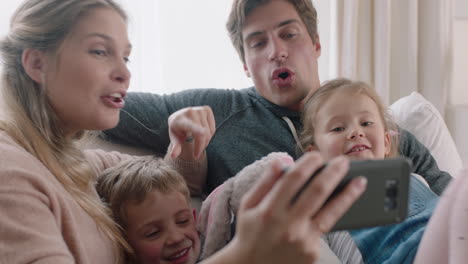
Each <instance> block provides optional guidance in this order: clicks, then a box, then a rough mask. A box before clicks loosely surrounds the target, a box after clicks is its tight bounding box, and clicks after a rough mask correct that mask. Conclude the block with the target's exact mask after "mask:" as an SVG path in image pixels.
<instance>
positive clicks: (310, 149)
mask: <svg viewBox="0 0 468 264" xmlns="http://www.w3.org/2000/svg"><path fill="white" fill-rule="evenodd" d="M318 150H319V149H318V148H317V146H315V145H314V144H309V145H307V147H306V149H305V151H307V152H311V151H318Z"/></svg>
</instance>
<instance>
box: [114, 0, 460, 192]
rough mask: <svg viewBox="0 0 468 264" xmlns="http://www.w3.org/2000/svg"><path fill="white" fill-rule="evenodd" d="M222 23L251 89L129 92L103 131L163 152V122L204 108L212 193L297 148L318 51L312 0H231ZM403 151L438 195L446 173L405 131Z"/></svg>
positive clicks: (166, 139) (315, 84)
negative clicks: (208, 114)
mask: <svg viewBox="0 0 468 264" xmlns="http://www.w3.org/2000/svg"><path fill="white" fill-rule="evenodd" d="M227 28H228V31H229V34H230V37H231V40H232V42H233V44H234V47H235V48H236V50H237V52H238V53H239V56H240V58H241V60H242V62H243V64H244V70H245V72H246V74H247V76H249V77H250V78H252V80H253V82H254V84H255V87H251V88H247V89H243V90H222V89H193V90H187V91H183V92H179V93H175V94H171V95H163V96H161V95H155V94H145V93H130V94H129V95H128V96H127V97H126V107H125V109H124V110H125V111H124V112H123V113H122V114H121V120H120V123H119V126H118V127H117V128H115V129H112V130H109V131H106V132H105V134H107V135H108V136H109V137H110V139H111V140H119V141H123V142H124V143H127V144H132V145H134V146H140V147H147V148H151V149H153V150H154V151H155V152H157V153H161V154H162V153H165V152H166V150H167V147H168V145H169V142H170V140H169V136H168V127H167V119H168V117H169V115H170V114H171V113H173V112H175V111H177V110H179V109H181V108H184V107H189V106H199V105H208V106H209V107H211V108H212V110H213V112H214V118H215V121H216V133H215V135H214V136H213V138H212V139H211V142H210V144H209V145H208V147H207V149H206V153H207V158H208V175H207V177H208V178H207V186H206V187H205V191H207V192H211V191H212V190H213V189H214V188H216V187H217V186H218V185H220V184H221V183H223V182H224V181H225V180H226V179H228V178H229V177H232V176H234V175H235V174H236V173H237V172H239V171H240V170H241V169H242V168H244V167H245V166H247V165H248V164H251V163H252V162H253V161H255V160H257V159H260V158H261V157H264V156H266V155H267V154H268V153H270V152H274V151H283V152H287V153H288V154H289V155H291V156H293V157H297V156H298V155H297V153H296V139H295V138H296V131H297V130H300V129H301V128H302V124H301V120H300V111H301V109H302V105H303V104H304V102H305V101H306V100H307V98H308V97H309V96H310V95H311V94H312V93H313V92H314V91H315V90H317V89H318V88H319V86H320V81H319V77H318V65H317V59H318V58H319V56H320V53H321V46H320V40H319V36H318V34H317V13H316V10H315V8H314V7H313V4H312V3H311V0H270V1H265V0H263V1H262V0H234V3H233V7H232V10H231V13H230V16H229V19H228V23H227ZM400 140H401V145H400V150H401V152H402V153H403V154H404V155H406V156H408V157H410V158H411V159H412V161H413V165H414V168H415V172H416V173H418V174H420V175H425V177H426V180H427V181H428V183H429V185H430V186H431V188H432V189H433V190H434V191H435V192H436V193H438V194H440V193H441V192H442V190H443V189H444V188H445V186H446V185H447V184H448V182H449V181H450V179H451V177H450V175H449V174H447V173H446V172H442V171H440V170H439V169H438V167H437V164H436V162H435V160H434V159H433V158H432V156H431V155H430V153H429V152H428V150H427V149H426V148H425V147H424V146H423V145H422V144H421V143H419V142H418V141H417V140H416V139H415V138H414V136H413V135H411V134H409V133H408V132H406V131H402V134H401V136H400Z"/></svg>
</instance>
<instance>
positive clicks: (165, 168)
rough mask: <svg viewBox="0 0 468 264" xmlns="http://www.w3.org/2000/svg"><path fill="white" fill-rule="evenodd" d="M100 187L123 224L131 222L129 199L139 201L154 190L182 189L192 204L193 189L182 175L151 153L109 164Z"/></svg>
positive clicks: (163, 191)
mask: <svg viewBox="0 0 468 264" xmlns="http://www.w3.org/2000/svg"><path fill="white" fill-rule="evenodd" d="M96 189H97V192H98V194H99V196H101V199H103V201H104V202H105V203H107V204H108V206H109V207H110V208H111V210H112V214H113V216H114V218H115V220H116V222H117V223H118V224H120V225H121V226H122V227H123V228H125V227H126V225H127V215H126V210H125V205H126V203H128V202H135V203H137V204H139V203H141V202H143V201H144V200H145V198H146V196H147V194H148V193H150V192H152V191H155V190H156V191H159V192H161V193H165V194H167V193H169V192H172V191H177V192H180V193H181V194H183V195H184V196H185V198H186V199H187V202H188V203H189V204H190V191H189V189H188V187H187V184H186V182H185V180H184V178H183V177H182V175H180V174H179V173H178V172H177V171H176V170H175V169H173V168H172V167H171V166H170V165H168V164H167V163H166V162H165V161H164V160H163V159H161V158H155V157H151V156H144V157H138V158H132V159H129V160H126V161H123V162H121V163H120V164H119V165H117V166H115V167H111V168H108V169H107V170H105V171H104V172H103V173H102V174H101V175H100V176H99V178H98V182H97V186H96Z"/></svg>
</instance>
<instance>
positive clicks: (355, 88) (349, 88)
mask: <svg viewBox="0 0 468 264" xmlns="http://www.w3.org/2000/svg"><path fill="white" fill-rule="evenodd" d="M345 92H346V93H353V94H363V95H366V96H368V97H369V98H370V99H371V100H372V101H374V102H375V104H376V105H377V109H378V111H379V115H380V118H381V119H382V121H383V125H384V129H385V131H386V132H389V133H390V153H389V154H388V155H387V157H395V156H397V155H398V136H397V135H393V133H391V132H392V131H393V132H397V130H398V127H397V126H396V124H395V122H394V121H393V119H392V117H391V115H390V113H389V111H388V108H387V107H385V105H384V103H383V102H382V100H381V99H380V97H379V95H378V94H377V92H376V91H375V89H373V88H372V87H370V86H369V85H368V84H366V83H364V82H360V81H351V80H349V79H345V78H339V79H334V80H331V81H329V82H326V83H325V84H324V85H322V87H320V88H319V89H318V90H317V91H316V92H315V93H314V94H313V95H312V96H311V97H310V98H309V99H308V100H307V102H306V104H305V106H304V112H303V113H302V124H303V129H302V132H301V134H300V136H299V144H301V147H302V149H306V148H307V146H309V145H315V138H314V132H315V120H316V116H317V113H318V111H319V110H320V108H321V107H322V105H323V104H324V103H325V102H326V101H327V100H328V99H329V98H330V97H331V96H332V95H333V94H334V93H345Z"/></svg>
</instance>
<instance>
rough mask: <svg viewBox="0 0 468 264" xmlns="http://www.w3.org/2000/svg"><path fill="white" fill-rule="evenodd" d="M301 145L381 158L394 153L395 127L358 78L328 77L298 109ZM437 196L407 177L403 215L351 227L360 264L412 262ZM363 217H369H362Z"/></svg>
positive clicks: (419, 179) (356, 157) (332, 152)
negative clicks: (392, 222)
mask: <svg viewBox="0 0 468 264" xmlns="http://www.w3.org/2000/svg"><path fill="white" fill-rule="evenodd" d="M303 124H304V129H303V131H302V133H301V137H300V142H301V146H302V148H303V149H306V150H308V151H312V150H316V151H320V153H321V154H322V155H323V157H324V158H325V160H329V159H332V158H334V157H337V156H347V157H349V158H350V159H354V160H362V159H384V158H387V157H392V156H396V155H398V153H397V146H398V144H397V142H396V138H397V137H394V136H392V131H395V129H396V126H395V125H394V124H393V123H392V122H391V119H390V115H389V114H388V113H387V109H386V108H385V107H384V105H383V103H382V102H381V100H380V98H379V96H378V95H377V93H376V92H375V90H374V89H372V88H370V87H369V86H368V85H367V84H365V83H363V82H353V81H350V80H347V79H336V80H332V81H330V82H328V83H326V84H325V85H323V86H322V87H321V88H320V89H319V90H317V92H315V93H314V94H313V95H312V96H311V97H310V98H309V100H308V101H307V103H306V105H305V109H304V112H303ZM437 202H438V196H437V195H436V194H435V193H433V192H432V191H431V190H430V189H429V187H428V185H427V183H426V182H425V181H424V179H423V178H422V177H420V176H419V177H418V176H416V175H414V176H412V178H411V183H410V199H409V206H408V208H409V212H408V218H407V219H406V220H405V221H403V222H402V223H399V224H395V225H390V226H382V227H375V228H366V229H362V230H354V231H351V232H350V234H351V236H352V237H353V239H354V241H355V242H356V244H357V246H358V248H359V250H360V252H361V254H362V258H363V261H364V262H365V263H387V262H388V263H413V260H414V257H415V254H416V250H417V248H418V245H419V242H420V241H421V237H422V235H423V232H424V230H425V228H426V224H427V222H428V220H429V218H430V216H431V215H432V212H433V210H434V208H435V205H436V204H437ZM363 217H371V216H370V215H369V216H363Z"/></svg>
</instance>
